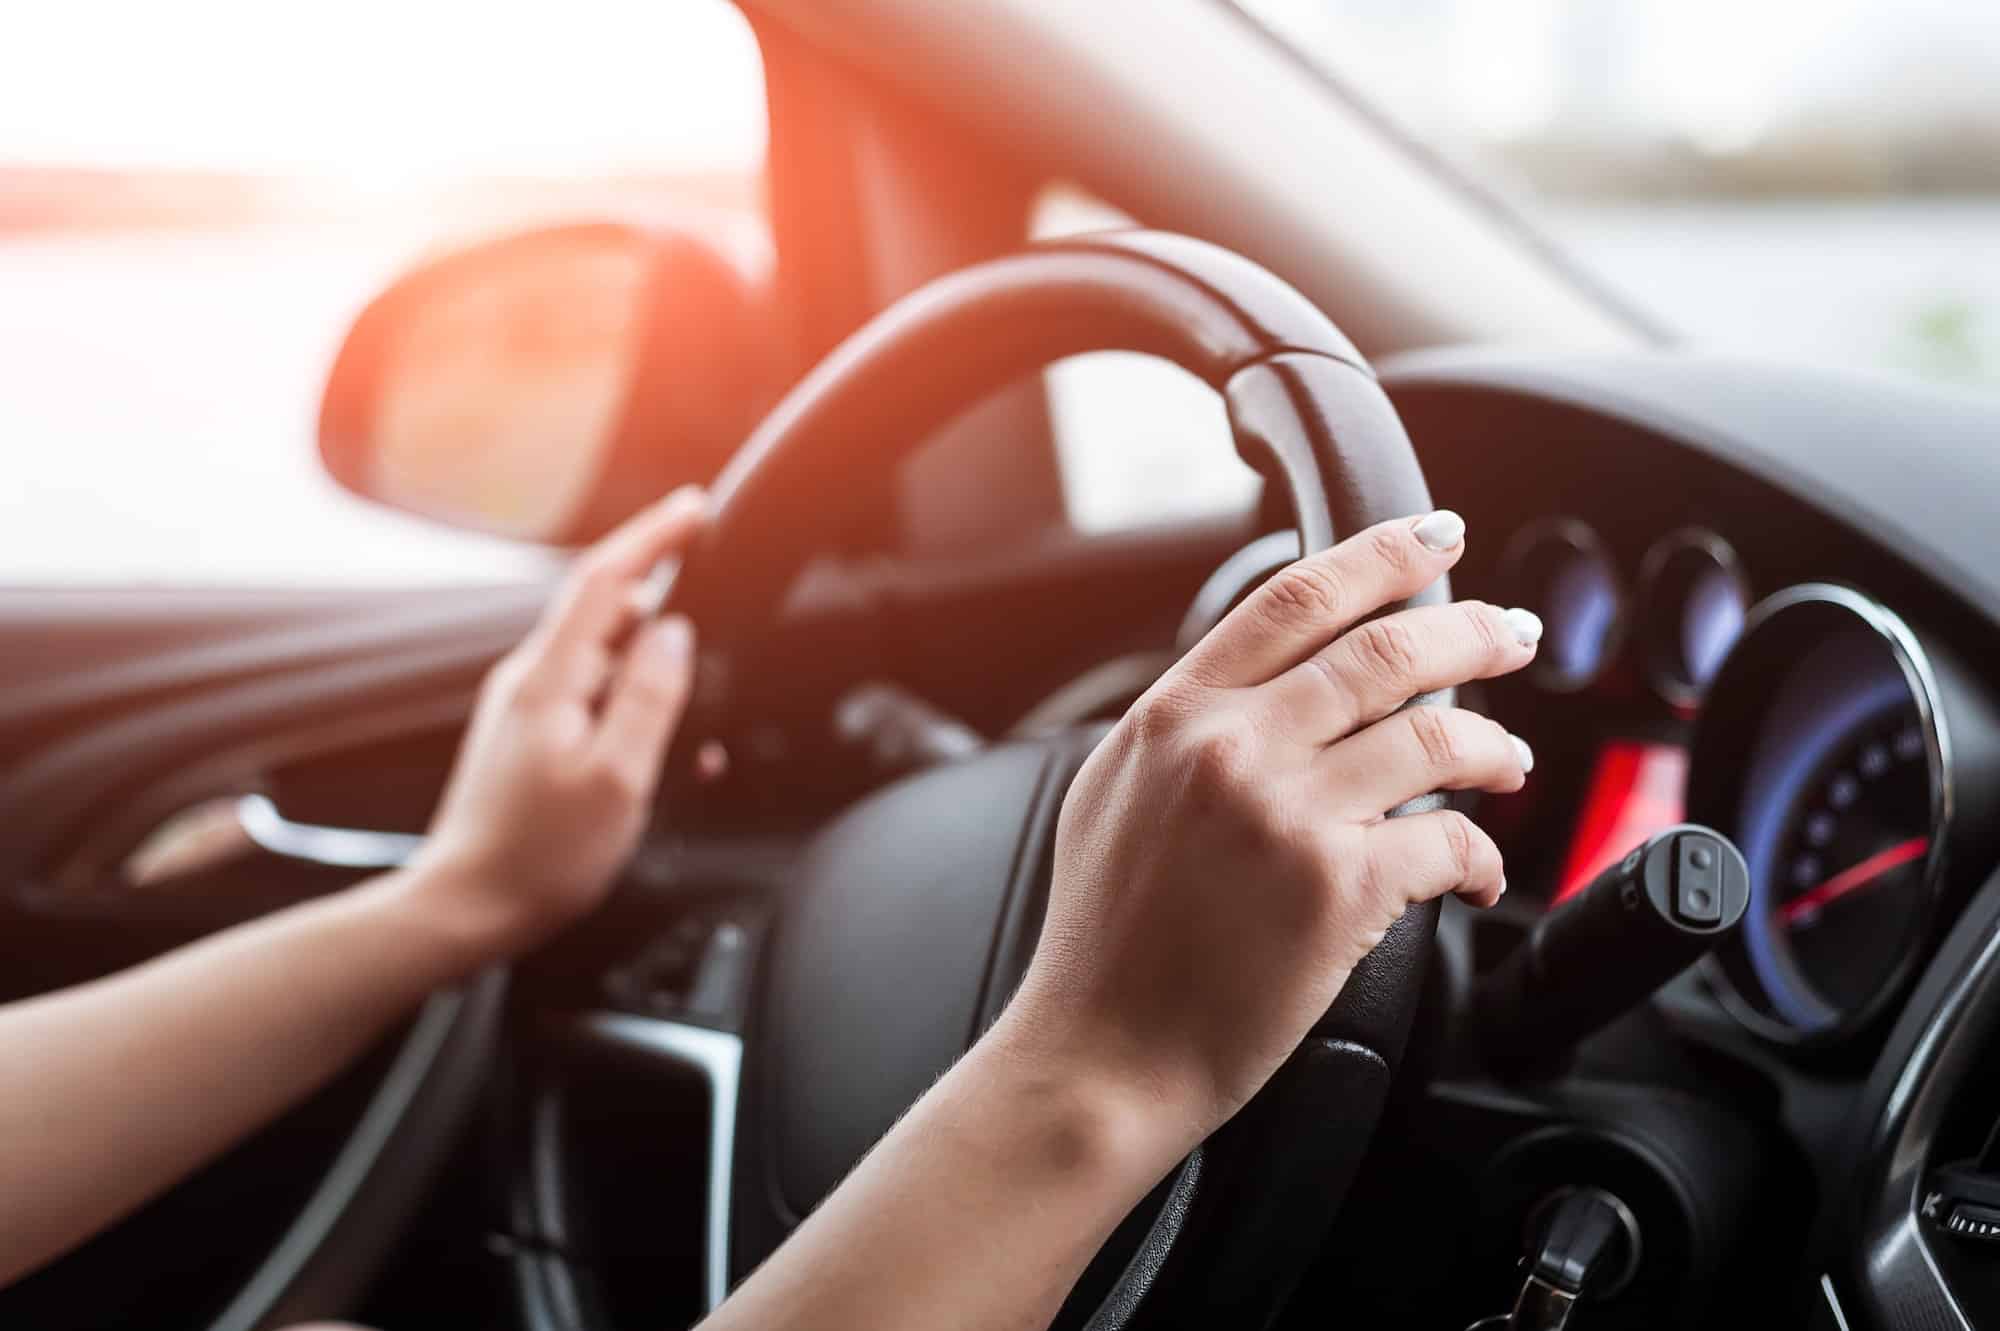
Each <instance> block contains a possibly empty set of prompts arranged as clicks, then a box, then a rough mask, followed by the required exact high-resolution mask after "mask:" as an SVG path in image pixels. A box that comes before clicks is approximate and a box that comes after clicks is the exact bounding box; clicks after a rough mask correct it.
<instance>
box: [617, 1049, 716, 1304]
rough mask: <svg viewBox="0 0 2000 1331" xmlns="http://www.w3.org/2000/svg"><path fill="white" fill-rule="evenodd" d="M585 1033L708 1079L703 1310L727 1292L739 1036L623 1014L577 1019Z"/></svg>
mask: <svg viewBox="0 0 2000 1331" xmlns="http://www.w3.org/2000/svg"><path fill="white" fill-rule="evenodd" d="M577 1025H578V1027H579V1028H580V1029H581V1030H582V1031H583V1032H584V1033H585V1034H587V1035H589V1036H591V1037H593V1038H595V1039H597V1040H600V1041H602V1042H604V1043H607V1044H613V1045H619V1046H623V1047H625V1048H628V1049H636V1050H638V1051H640V1052H642V1053H645V1054H648V1055H653V1056H657V1057H663V1058H666V1059H667V1060H669V1061H671V1062H674V1063H678V1064H681V1065H682V1066H684V1067H689V1068H692V1069H694V1070H695V1071H696V1072H698V1073H700V1074H701V1076H702V1078H703V1079H704V1080H705V1081H706V1082H707V1083H708V1089H709V1125H708V1207H707V1212H706V1214H705V1216H704V1218H703V1228H704V1229H705V1231H706V1233H707V1239H706V1244H705V1249H704V1252H703V1255H702V1284H703V1289H704V1291H705V1293H706V1300H707V1304H708V1310H709V1311H710V1312H713V1311H715V1309H716V1308H718V1307H720V1306H721V1304H722V1301H723V1299H725V1298H726V1297H728V1294H729V1202H730V1189H731V1188H732V1187H733V1186H734V1184H735V1166H736V1106H737V1101H738V1099H739V1098H740V1096H741V1091H742V1081H743V1040H742V1037H741V1036H738V1035H734V1034H732V1033H730V1032H728V1031H719V1030H714V1029H711V1028H710V1027H707V1026H695V1025H691V1024H689V1023H687V1022H680V1021H667V1020H664V1019H662V1018H658V1017H641V1016H636V1015H633V1014H631V1013H625V1012H591V1013H586V1014H584V1015H583V1016H582V1017H580V1018H578V1020H577Z"/></svg>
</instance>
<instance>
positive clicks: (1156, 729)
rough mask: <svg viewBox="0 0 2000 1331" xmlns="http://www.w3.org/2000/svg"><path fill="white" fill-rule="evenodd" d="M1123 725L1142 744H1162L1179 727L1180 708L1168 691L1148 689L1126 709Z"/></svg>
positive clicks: (1168, 739)
mask: <svg viewBox="0 0 2000 1331" xmlns="http://www.w3.org/2000/svg"><path fill="white" fill-rule="evenodd" d="M1125 727H1126V729H1127V730H1128V731H1129V732H1130V733H1131V735H1132V738H1133V739H1134V740H1136V741H1137V742H1138V743H1139V744H1140V745H1142V746H1145V745H1157V744H1164V743H1166V742H1169V741H1170V740H1172V738H1173V737H1174V735H1175V734H1177V733H1178V732H1179V730H1180V728H1181V709H1180V707H1179V705H1178V702H1177V700H1176V698H1175V697H1174V695H1173V694H1172V693H1171V692H1170V691H1168V690H1165V689H1154V690H1150V691H1148V692H1147V693H1145V694H1144V695H1142V696H1141V697H1140V699H1139V701H1137V702H1135V703H1133V704H1132V706H1131V708H1130V709H1128V710H1127V711H1126V713H1125Z"/></svg>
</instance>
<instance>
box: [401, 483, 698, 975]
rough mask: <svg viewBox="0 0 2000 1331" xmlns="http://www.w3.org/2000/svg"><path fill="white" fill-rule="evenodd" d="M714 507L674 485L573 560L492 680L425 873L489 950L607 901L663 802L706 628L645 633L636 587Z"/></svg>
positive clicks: (541, 933)
mask: <svg viewBox="0 0 2000 1331" xmlns="http://www.w3.org/2000/svg"><path fill="white" fill-rule="evenodd" d="M707 513H708V505H707V497H706V496H705V495H704V494H703V493H702V492H701V491H700V490H698V489H693V488H689V489H683V490H677V491H675V492H674V493H673V494H671V495H669V496H668V497H667V498H666V499H664V500H662V501H660V502H659V503H658V504H655V505H654V506H653V507H651V508H649V509H647V510H646V511H645V512H643V513H641V514H639V515H638V516H637V517H634V518H632V519H631V520H630V521H628V522H626V523H625V525H624V526H622V527H620V528H619V529H618V530H617V531H615V532H613V533H611V534H610V535H609V536H607V537H605V538H604V539H603V540H602V541H600V542H599V543H598V544H597V545H596V546H594V547H592V548H591V549H590V550H588V551H586V552H584V553H583V554H582V555H580V556H579V557H578V558H577V562H576V565H575V567H574V569H573V570H572V571H571V573H570V575H569V578H568V580H567V582H566V583H565V584H564V586H563V588H562V590H561V591H560V592H559V593H558V594H557V596H556V598H555V600H554V601H553V603H552V604H551V605H550V607H549V609H548V610H547V612H545V613H544V614H543V616H542V619H541V622H540V623H539V624H538V625H536V627H535V629H534V631H533V632H531V633H530V634H529V635H528V637H527V638H526V639H525V640H524V641H523V642H522V643H521V645H520V646H519V647H517V648H515V649H514V650H513V651H512V652H510V653H508V654H507V656H506V657H504V658H503V659H502V660H501V661H500V663H499V664H498V665H496V666H495V667H494V668H493V670H492V673H490V674H489V675H488V676H487V678H486V683H485V685H484V687H483V688H481V690H480V694H479V703H478V706H477V707H476V708H475V709H474V711H473V715H472V723H471V726H470V728H469V729H468V731H467V733H466V738H465V742H464V744H463V746H462V747H461V748H460V750H459V755H458V762H457V764H456V766H455V768H454V770H453V772H452V776H451V781H450V784H449V785H448V786H447V787H446V790H445V795H444V800H443V802H442V804H441V805H440V806H439V809H438V813H437V816H436V818H435V819H434V820H433V822H432V824H431V831H430V836H429V838H428V840H427V841H426V843H425V846H424V849H423V851H422V853H421V854H420V855H419V856H418V859H417V862H416V864H415V866H413V867H414V868H415V869H416V873H415V875H414V885H415V890H417V891H420V892H427V893H433V894H437V895H438V896H439V897H440V898H442V899H443V904H444V905H445V906H446V908H447V909H448V910H449V911H451V912H452V913H453V916H454V918H455V919H457V920H458V921H460V922H462V923H463V924H464V925H465V926H466V928H467V929H468V931H469V934H470V935H471V936H473V937H476V938H477V939H479V940H480V945H481V948H482V950H484V951H487V952H488V953H489V954H490V955H501V954H504V953H509V952H514V951H518V950H520V949H521V948H524V947H527V946H530V945H532V944H533V943H535V942H536V941H538V940H539V939H541V938H543V937H545V936H546V935H548V934H549V933H551V932H553V931H554V930H556V929H558V928H560V927H561V926H563V925H564V924H567V923H569V922H570V921H571V920H573V919H575V918H577V917H578V916H581V915H583V914H585V913H586V912H588V911H590V910H592V909H593V908H595V907H596V906H597V905H598V904H599V903H600V902H602V901H603V899H604V897H605V896H606V894H607V893H608V892H609V891H610V887H611V883H612V881H613V880H614V878H615V877H616V875H617V873H618V871H619V869H620V868H621V867H623V865H624V864H625V862H626V861H627V860H628V859H629V858H630V857H631V855H632V852H633V849H634V848H635V846H636V845H637V843H638V840H639V836H640V834H641V832H643V831H644V829H645V826H646V822H647V818H648V816H649V814H650V813H651V810H652V805H653V796H654V791H655V789H656V787H657V786H658V783H659V776H660V765H661V760H662V757H663V755H664V754H665V752H666V748H667V745H668V743H669V742H670V741H671V740H672V738H673V734H674V728H675V726H676V725H677V724H678V723H679V721H680V718H681V714H682V713H683V711H685V709H686V706H687V700H688V694H689V691H690V689H691V688H692V685H693V680H694V630H693V627H692V626H691V625H690V624H689V623H688V621H687V620H686V619H685V618H682V617H681V616H678V615H669V616H667V617H665V618H662V619H658V620H654V621H652V622H650V623H646V624H643V625H640V626H639V627H638V628H637V629H636V630H635V629H634V628H633V620H634V619H635V617H636V615H637V611H636V610H635V608H634V604H635V594H636V592H637V591H638V589H639V588H640V586H641V585H642V584H643V583H644V582H645V580H646V578H647V576H648V575H649V574H650V573H651V572H652V570H653V569H654V567H655V566H656V565H658V564H659V562H660V561H661V560H662V559H668V558H672V557H673V556H675V555H678V554H679V553H681V552H682V551H683V550H684V549H685V548H686V547H687V544H688V542H689V541H690V540H691V539H692V538H693V537H694V535H695V534H696V532H698V531H699V530H700V528H701V524H702V523H703V522H704V521H705V520H706V517H707Z"/></svg>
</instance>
